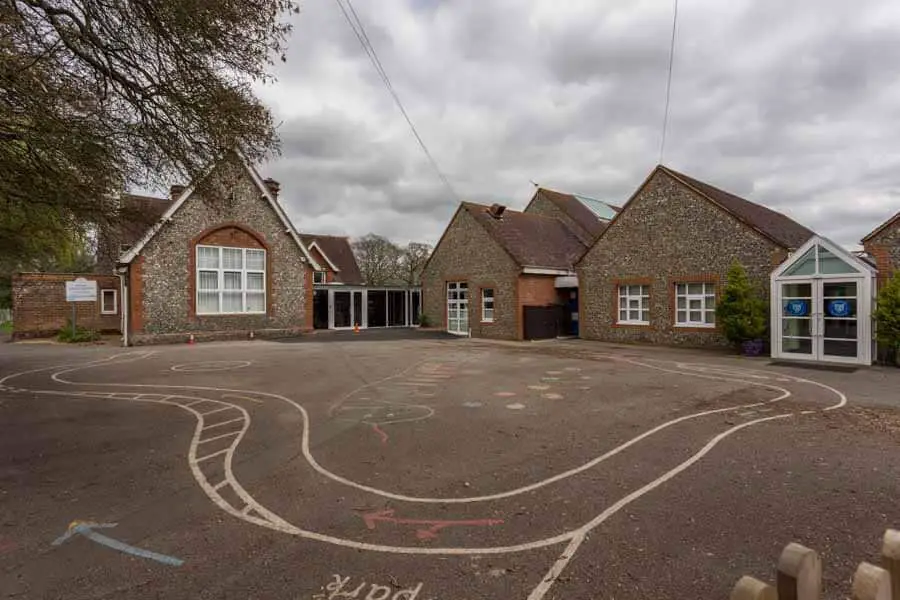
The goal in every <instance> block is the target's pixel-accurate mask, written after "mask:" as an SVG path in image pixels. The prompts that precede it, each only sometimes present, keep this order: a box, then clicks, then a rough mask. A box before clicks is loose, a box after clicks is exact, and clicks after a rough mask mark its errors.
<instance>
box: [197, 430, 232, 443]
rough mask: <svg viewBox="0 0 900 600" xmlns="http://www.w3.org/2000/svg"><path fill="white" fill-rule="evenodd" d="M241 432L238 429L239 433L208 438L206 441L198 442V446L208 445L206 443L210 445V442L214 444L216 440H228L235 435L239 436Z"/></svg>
mask: <svg viewBox="0 0 900 600" xmlns="http://www.w3.org/2000/svg"><path fill="white" fill-rule="evenodd" d="M240 432H241V430H240V429H238V430H237V431H229V432H228V433H223V434H222V435H217V436H215V437H211V438H206V439H205V440H199V441H198V442H197V445H198V446H199V445H200V444H206V443H208V442H214V441H216V440H221V439H224V438H227V437H231V436H233V435H237V434H239V433H240Z"/></svg>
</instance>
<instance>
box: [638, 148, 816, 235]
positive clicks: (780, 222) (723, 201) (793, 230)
mask: <svg viewBox="0 0 900 600" xmlns="http://www.w3.org/2000/svg"><path fill="white" fill-rule="evenodd" d="M656 171H662V172H663V173H666V174H667V175H669V176H670V177H672V178H674V179H676V180H677V181H679V182H681V183H683V184H684V185H686V186H687V187H689V188H691V189H693V190H694V191H695V192H697V193H698V194H700V195H701V196H703V197H704V198H706V199H707V200H709V201H710V202H712V203H713V204H716V205H718V206H719V207H720V208H722V209H723V210H725V211H726V212H728V213H730V214H731V215H732V216H734V217H735V218H737V219H738V220H739V221H742V222H743V223H744V224H746V225H749V226H750V227H752V228H753V229H755V230H757V231H758V232H760V233H761V234H763V235H764V236H766V237H767V238H769V239H770V240H772V241H773V242H775V243H776V244H778V245H780V246H782V247H784V248H787V249H789V250H791V249H795V248H799V247H800V246H802V245H803V244H804V243H805V242H806V241H807V240H808V239H809V238H810V237H812V236H813V235H815V232H813V231H812V230H811V229H808V228H806V227H804V226H803V225H801V224H800V223H798V222H796V221H794V220H793V219H791V218H790V217H788V216H785V215H783V214H781V213H780V212H776V211H774V210H772V209H770V208H766V207H765V206H762V205H761V204H755V203H753V202H750V201H749V200H745V199H744V198H741V197H739V196H735V195H734V194H732V193H730V192H726V191H725V190H721V189H719V188H717V187H714V186H712V185H710V184H708V183H704V182H702V181H699V180H697V179H694V178H693V177H688V176H687V175H684V174H683V173H679V172H678V171H675V170H673V169H670V168H668V167H664V166H663V165H658V166H657V167H656V169H655V170H654V172H656ZM651 176H652V173H651ZM648 181H649V178H648ZM641 187H643V186H641ZM639 189H640V188H639Z"/></svg>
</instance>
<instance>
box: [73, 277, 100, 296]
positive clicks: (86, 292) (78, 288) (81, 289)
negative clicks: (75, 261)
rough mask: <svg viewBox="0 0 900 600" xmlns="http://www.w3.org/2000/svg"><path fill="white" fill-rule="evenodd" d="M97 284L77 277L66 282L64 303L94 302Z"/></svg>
mask: <svg viewBox="0 0 900 600" xmlns="http://www.w3.org/2000/svg"><path fill="white" fill-rule="evenodd" d="M96 301H97V282H96V281H90V280H88V279H85V278H84V277H79V278H78V279H76V280H75V281H67V282H66V302H96Z"/></svg>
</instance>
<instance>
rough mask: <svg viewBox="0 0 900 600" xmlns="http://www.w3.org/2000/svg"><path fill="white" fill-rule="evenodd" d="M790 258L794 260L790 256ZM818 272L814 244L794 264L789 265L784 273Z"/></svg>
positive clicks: (809, 273)
mask: <svg viewBox="0 0 900 600" xmlns="http://www.w3.org/2000/svg"><path fill="white" fill-rule="evenodd" d="M788 260H792V259H791V258H789V259H788ZM815 272H816V247H815V246H813V247H812V248H810V249H809V250H807V251H806V253H805V254H804V255H803V256H801V257H800V258H799V259H798V260H797V261H796V262H795V263H794V264H793V265H791V266H790V267H788V268H787V269H786V270H785V272H784V275H787V276H789V275H813V274H815Z"/></svg>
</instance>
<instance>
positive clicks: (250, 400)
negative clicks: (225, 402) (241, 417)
mask: <svg viewBox="0 0 900 600" xmlns="http://www.w3.org/2000/svg"><path fill="white" fill-rule="evenodd" d="M222 397H223V398H235V399H237V400H246V401H247V402H255V403H257V404H262V403H263V402H264V401H263V400H257V399H256V398H251V397H250V396H242V395H241V394H222Z"/></svg>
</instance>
